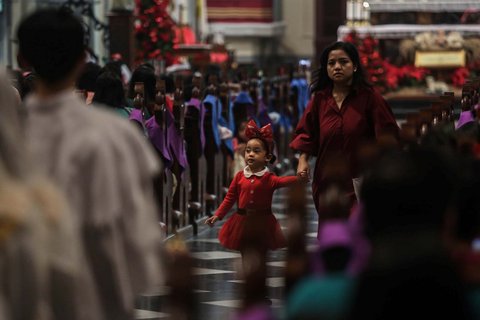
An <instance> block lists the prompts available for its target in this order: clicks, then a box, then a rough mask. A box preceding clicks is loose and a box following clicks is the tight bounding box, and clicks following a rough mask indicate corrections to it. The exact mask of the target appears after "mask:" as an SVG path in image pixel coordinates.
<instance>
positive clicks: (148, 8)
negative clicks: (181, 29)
mask: <svg viewBox="0 0 480 320" xmlns="http://www.w3.org/2000/svg"><path fill="white" fill-rule="evenodd" d="M169 4H170V0H135V38H136V40H137V41H136V44H137V48H136V49H137V50H136V62H137V63H142V62H145V61H151V60H164V61H165V64H166V65H170V64H171V63H172V61H173V59H174V55H173V42H174V38H175V32H174V26H175V22H174V21H173V19H172V18H171V17H170V15H169V14H168V6H169Z"/></svg>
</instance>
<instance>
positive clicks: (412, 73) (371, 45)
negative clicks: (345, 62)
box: [344, 31, 429, 93]
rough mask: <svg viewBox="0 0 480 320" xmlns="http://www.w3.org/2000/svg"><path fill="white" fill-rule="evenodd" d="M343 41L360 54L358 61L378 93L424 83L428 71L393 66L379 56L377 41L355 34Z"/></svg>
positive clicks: (370, 37)
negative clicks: (350, 44)
mask: <svg viewBox="0 0 480 320" xmlns="http://www.w3.org/2000/svg"><path fill="white" fill-rule="evenodd" d="M344 41H347V42H350V43H353V44H354V45H355V46H356V47H357V49H358V52H359V54H360V61H361V62H362V65H363V67H364V68H365V71H366V73H367V77H368V81H370V82H371V83H372V84H373V85H374V86H375V87H376V88H377V89H378V90H379V91H380V92H382V93H385V92H387V91H393V90H397V89H398V88H399V87H400V86H415V85H419V84H423V83H424V82H425V76H426V75H428V74H429V71H428V69H425V68H417V67H415V66H413V65H404V66H395V65H393V64H391V63H390V62H389V61H387V60H386V59H384V58H383V57H382V56H381V55H380V50H379V43H378V40H377V39H375V38H373V37H372V36H370V35H368V36H366V37H365V38H359V37H358V36H357V33H356V32H354V31H353V32H351V33H350V34H348V35H347V36H346V37H345V39H344Z"/></svg>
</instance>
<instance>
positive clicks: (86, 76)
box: [76, 62, 102, 104]
mask: <svg viewBox="0 0 480 320" xmlns="http://www.w3.org/2000/svg"><path fill="white" fill-rule="evenodd" d="M101 71H102V67H100V66H99V65H98V64H96V63H94V62H87V63H86V64H85V65H84V66H83V68H82V71H81V73H80V75H79V76H78V79H77V80H76V88H77V90H81V91H83V92H85V103H86V104H90V103H91V102H92V99H93V93H94V91H95V83H96V81H97V78H98V76H99V75H100V73H101Z"/></svg>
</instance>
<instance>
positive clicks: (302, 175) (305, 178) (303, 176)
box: [297, 170, 310, 182]
mask: <svg viewBox="0 0 480 320" xmlns="http://www.w3.org/2000/svg"><path fill="white" fill-rule="evenodd" d="M297 177H298V179H299V180H300V181H301V182H308V181H309V180H310V179H309V177H308V173H307V171H306V170H304V171H302V172H300V173H297Z"/></svg>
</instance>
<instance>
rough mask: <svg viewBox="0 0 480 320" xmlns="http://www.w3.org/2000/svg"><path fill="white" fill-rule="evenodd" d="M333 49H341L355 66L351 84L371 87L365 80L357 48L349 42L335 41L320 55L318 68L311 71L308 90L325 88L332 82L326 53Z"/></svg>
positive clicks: (355, 86) (313, 90)
mask: <svg viewBox="0 0 480 320" xmlns="http://www.w3.org/2000/svg"><path fill="white" fill-rule="evenodd" d="M333 50H343V51H345V53H346V54H347V55H348V57H349V58H350V60H352V63H353V65H354V66H355V67H356V68H357V71H355V72H354V73H353V80H352V86H353V87H354V88H358V87H361V86H367V87H371V84H370V83H369V82H368V81H367V80H366V77H365V70H364V68H363V66H362V63H361V61H360V55H359V54H358V50H357V48H356V47H355V46H354V45H353V44H351V43H350V42H343V41H337V42H334V43H332V44H331V45H329V46H328V47H326V48H325V49H324V50H323V52H322V54H321V56H320V68H318V69H317V70H315V71H313V74H312V83H311V84H310V92H311V93H314V92H316V91H319V90H322V89H325V88H326V87H328V86H331V85H332V84H333V81H332V79H330V77H329V76H328V73H327V62H328V55H329V54H330V52H331V51H333Z"/></svg>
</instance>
